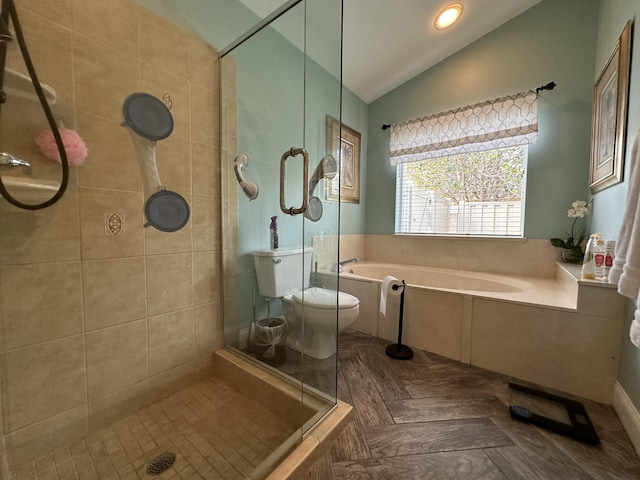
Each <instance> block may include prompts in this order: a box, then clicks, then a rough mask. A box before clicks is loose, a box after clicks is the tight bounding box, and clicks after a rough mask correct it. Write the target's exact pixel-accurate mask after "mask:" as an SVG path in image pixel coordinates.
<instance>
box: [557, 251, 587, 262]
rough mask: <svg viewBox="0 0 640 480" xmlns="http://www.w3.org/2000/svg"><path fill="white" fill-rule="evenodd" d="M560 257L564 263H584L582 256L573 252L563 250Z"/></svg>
mask: <svg viewBox="0 0 640 480" xmlns="http://www.w3.org/2000/svg"><path fill="white" fill-rule="evenodd" d="M560 257H561V258H562V261H563V262H564V263H582V258H583V256H582V255H576V254H575V253H574V252H573V250H568V249H565V250H562V252H561V254H560Z"/></svg>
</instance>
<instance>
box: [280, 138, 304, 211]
mask: <svg viewBox="0 0 640 480" xmlns="http://www.w3.org/2000/svg"><path fill="white" fill-rule="evenodd" d="M298 155H302V161H303V162H304V164H303V168H304V171H303V177H304V178H303V185H302V206H301V207H300V208H295V207H287V204H286V201H285V198H284V183H285V176H286V175H285V174H286V170H287V167H286V162H287V159H288V158H289V157H297V156H298ZM308 203H309V154H308V153H307V151H306V150H305V149H304V148H293V147H291V149H289V150H287V151H286V152H284V153H283V154H282V158H281V159H280V210H282V212H283V213H286V214H287V215H298V214H300V213H304V212H305V211H306V210H307V204H308Z"/></svg>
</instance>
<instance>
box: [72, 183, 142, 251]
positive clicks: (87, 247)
mask: <svg viewBox="0 0 640 480" xmlns="http://www.w3.org/2000/svg"><path fill="white" fill-rule="evenodd" d="M106 213H117V214H120V215H122V214H124V221H125V227H124V233H120V234H118V235H107V234H105V214H106ZM143 217H144V203H143V194H142V193H133V192H123V191H116V190H98V189H93V188H81V189H80V228H81V231H82V258H84V259H87V260H91V259H98V258H113V257H138V256H141V255H143V254H144V238H143V226H142V225H143V223H144V220H143Z"/></svg>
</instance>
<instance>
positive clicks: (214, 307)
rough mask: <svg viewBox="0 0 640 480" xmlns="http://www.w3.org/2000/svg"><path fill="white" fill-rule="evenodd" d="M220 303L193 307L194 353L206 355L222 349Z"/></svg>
mask: <svg viewBox="0 0 640 480" xmlns="http://www.w3.org/2000/svg"><path fill="white" fill-rule="evenodd" d="M220 308H221V304H220V302H216V303H208V304H206V305H198V306H196V307H195V311H194V315H195V317H194V320H195V331H196V353H197V354H198V355H206V354H209V353H212V352H214V351H215V350H217V349H219V348H222V345H223V334H222V312H221V310H220Z"/></svg>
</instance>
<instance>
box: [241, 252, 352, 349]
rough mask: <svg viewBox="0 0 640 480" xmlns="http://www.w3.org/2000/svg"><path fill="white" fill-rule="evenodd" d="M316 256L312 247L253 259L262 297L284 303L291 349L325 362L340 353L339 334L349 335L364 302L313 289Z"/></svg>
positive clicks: (263, 254) (343, 294) (269, 253)
mask: <svg viewBox="0 0 640 480" xmlns="http://www.w3.org/2000/svg"><path fill="white" fill-rule="evenodd" d="M312 252H313V249H312V248H311V247H307V248H304V249H302V248H297V249H277V250H258V251H255V252H253V258H254V262H255V266H256V275H257V277H258V291H259V292H260V295H262V296H263V297H268V298H280V299H281V300H282V309H283V312H284V317H285V319H286V320H287V345H288V346H289V347H291V348H293V349H294V350H297V351H299V352H303V353H304V354H305V355H309V356H310V357H313V358H318V359H325V358H329V357H330V356H332V355H334V354H335V353H336V340H337V339H336V334H337V332H343V331H345V330H346V329H348V328H349V327H350V326H351V325H353V324H354V322H355V321H356V320H357V319H358V315H359V313H360V301H359V300H358V298H357V297H354V296H353V295H350V294H348V293H345V292H336V291H335V290H329V289H325V288H319V287H310V277H311V256H312ZM301 287H303V289H302V290H301V289H300V288H301ZM336 308H337V309H338V316H337V322H338V325H337V328H336Z"/></svg>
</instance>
